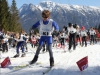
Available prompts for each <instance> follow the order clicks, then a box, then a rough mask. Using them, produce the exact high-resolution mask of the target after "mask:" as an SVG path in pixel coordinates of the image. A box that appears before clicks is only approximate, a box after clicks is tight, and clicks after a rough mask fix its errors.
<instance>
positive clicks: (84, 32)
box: [80, 26, 87, 47]
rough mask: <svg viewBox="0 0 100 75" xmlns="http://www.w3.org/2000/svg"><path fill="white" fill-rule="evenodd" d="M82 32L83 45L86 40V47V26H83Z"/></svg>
mask: <svg viewBox="0 0 100 75" xmlns="http://www.w3.org/2000/svg"><path fill="white" fill-rule="evenodd" d="M80 34H81V37H82V47H83V46H84V42H85V47H87V30H86V29H85V27H84V26H82V28H81V32H80Z"/></svg>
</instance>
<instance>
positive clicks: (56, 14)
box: [19, 1, 100, 32]
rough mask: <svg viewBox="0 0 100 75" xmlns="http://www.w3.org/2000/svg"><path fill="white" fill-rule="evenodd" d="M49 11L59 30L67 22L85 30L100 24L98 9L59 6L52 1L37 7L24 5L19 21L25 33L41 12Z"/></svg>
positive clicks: (92, 7) (66, 5)
mask: <svg viewBox="0 0 100 75" xmlns="http://www.w3.org/2000/svg"><path fill="white" fill-rule="evenodd" d="M44 9H49V10H50V11H51V18H52V19H54V20H55V21H56V22H57V23H58V25H59V27H60V29H62V28H63V26H67V24H68V23H69V22H71V23H73V24H75V23H76V24H78V25H80V26H83V25H84V26H85V27H86V28H87V29H88V28H90V27H91V26H93V27H95V26H96V25H99V24H100V7H94V6H79V5H68V4H59V3H55V2H52V1H42V2H40V4H39V5H33V4H24V5H22V7H21V8H20V9H19V15H20V18H21V19H20V21H21V23H22V27H23V29H24V30H25V31H27V32H28V31H29V28H30V27H31V26H32V25H33V24H34V23H36V22H37V21H38V20H40V19H41V11H42V10H44Z"/></svg>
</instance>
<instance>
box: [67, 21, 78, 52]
mask: <svg viewBox="0 0 100 75" xmlns="http://www.w3.org/2000/svg"><path fill="white" fill-rule="evenodd" d="M68 35H69V48H68V50H69V51H71V47H72V45H73V50H75V49H76V42H75V38H76V28H74V27H73V25H72V23H69V24H68Z"/></svg>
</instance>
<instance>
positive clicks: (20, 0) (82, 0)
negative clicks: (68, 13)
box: [7, 0, 100, 8]
mask: <svg viewBox="0 0 100 75" xmlns="http://www.w3.org/2000/svg"><path fill="white" fill-rule="evenodd" d="M7 1H8V3H9V5H11V4H12V0H7ZM41 1H48V0H16V3H17V8H20V7H21V6H22V5H23V4H30V3H32V4H34V5H37V4H39V3H40V2H41ZM50 1H53V2H57V3H61V4H71V5H86V6H97V7H98V6H99V7H100V0H50Z"/></svg>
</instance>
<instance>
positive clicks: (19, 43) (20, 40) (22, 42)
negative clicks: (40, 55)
mask: <svg viewBox="0 0 100 75" xmlns="http://www.w3.org/2000/svg"><path fill="white" fill-rule="evenodd" d="M15 40H16V42H17V45H16V53H17V54H16V55H15V56H14V58H16V57H19V56H20V52H19V49H20V47H21V50H22V55H21V57H25V55H26V53H25V50H24V45H25V40H24V35H23V34H21V35H20V34H19V33H16V35H15Z"/></svg>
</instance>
